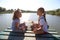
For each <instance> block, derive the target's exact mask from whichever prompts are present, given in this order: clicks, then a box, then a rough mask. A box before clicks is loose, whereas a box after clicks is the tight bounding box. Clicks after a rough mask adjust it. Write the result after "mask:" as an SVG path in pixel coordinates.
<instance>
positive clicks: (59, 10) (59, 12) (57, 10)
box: [47, 9, 60, 16]
mask: <svg viewBox="0 0 60 40" xmlns="http://www.w3.org/2000/svg"><path fill="white" fill-rule="evenodd" d="M47 14H51V15H58V16H60V9H56V10H49V11H47Z"/></svg>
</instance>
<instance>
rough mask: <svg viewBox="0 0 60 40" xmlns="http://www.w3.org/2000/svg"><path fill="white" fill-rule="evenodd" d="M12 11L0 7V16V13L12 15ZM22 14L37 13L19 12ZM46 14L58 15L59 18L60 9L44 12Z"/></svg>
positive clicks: (29, 11)
mask: <svg viewBox="0 0 60 40" xmlns="http://www.w3.org/2000/svg"><path fill="white" fill-rule="evenodd" d="M13 11H14V9H8V10H6V8H3V7H0V14H1V13H12V12H13ZM21 11H22V12H23V13H36V12H37V11H31V10H21ZM46 12H47V14H51V15H58V16H60V9H55V10H49V11H46Z"/></svg>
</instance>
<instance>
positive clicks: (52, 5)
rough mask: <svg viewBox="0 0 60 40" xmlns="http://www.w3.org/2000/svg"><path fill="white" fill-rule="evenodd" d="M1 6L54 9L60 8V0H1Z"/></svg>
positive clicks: (25, 8) (7, 7)
mask: <svg viewBox="0 0 60 40" xmlns="http://www.w3.org/2000/svg"><path fill="white" fill-rule="evenodd" d="M0 7H4V8H6V9H17V8H19V9H23V10H33V11H35V10H37V9H38V8H40V7H43V8H44V9H45V10H54V9H58V8H60V0H0Z"/></svg>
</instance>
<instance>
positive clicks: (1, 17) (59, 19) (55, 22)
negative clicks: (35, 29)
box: [0, 13, 60, 33]
mask: <svg viewBox="0 0 60 40" xmlns="http://www.w3.org/2000/svg"><path fill="white" fill-rule="evenodd" d="M12 17H13V14H0V31H3V30H4V29H5V28H7V27H11V23H12ZM37 19H38V16H37V14H36V13H22V17H21V20H20V21H21V23H22V22H28V21H34V22H37ZM46 19H47V21H48V24H49V25H50V28H55V29H56V31H58V32H59V33H60V31H59V28H60V16H53V15H48V14H47V15H46Z"/></svg>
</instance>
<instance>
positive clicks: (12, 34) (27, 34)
mask: <svg viewBox="0 0 60 40" xmlns="http://www.w3.org/2000/svg"><path fill="white" fill-rule="evenodd" d="M0 35H7V36H9V35H11V36H21V35H22V34H21V33H10V32H1V33H0ZM24 36H26V37H35V34H31V33H25V34H24ZM40 36H44V37H52V36H55V35H54V34H53V35H52V34H44V35H40ZM56 37H60V35H56Z"/></svg>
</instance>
